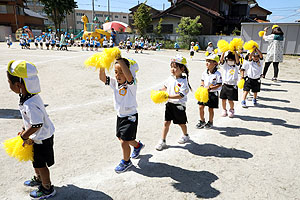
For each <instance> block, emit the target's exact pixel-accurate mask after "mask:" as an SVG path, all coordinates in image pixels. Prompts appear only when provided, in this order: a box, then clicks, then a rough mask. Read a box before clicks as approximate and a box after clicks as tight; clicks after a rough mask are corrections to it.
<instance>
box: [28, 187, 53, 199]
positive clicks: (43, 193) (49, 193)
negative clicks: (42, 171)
mask: <svg viewBox="0 0 300 200" xmlns="http://www.w3.org/2000/svg"><path fill="white" fill-rule="evenodd" d="M55 194H56V190H55V189H54V187H53V185H51V187H50V189H49V190H47V189H46V188H44V187H43V186H42V185H40V186H39V189H37V190H33V191H32V192H30V197H31V198H32V199H48V198H50V197H53V196H54V195H55Z"/></svg>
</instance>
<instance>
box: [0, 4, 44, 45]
mask: <svg viewBox="0 0 300 200" xmlns="http://www.w3.org/2000/svg"><path fill="white" fill-rule="evenodd" d="M23 26H29V27H30V28H31V29H38V30H43V29H44V17H43V16H41V15H39V14H38V13H35V12H33V11H31V10H28V9H26V8H25V6H24V1H23V0H14V1H12V0H1V1H0V27H1V28H0V33H1V34H0V36H1V37H2V36H3V35H6V34H12V33H15V32H16V30H17V29H18V28H22V27H23ZM1 40H2V39H1Z"/></svg>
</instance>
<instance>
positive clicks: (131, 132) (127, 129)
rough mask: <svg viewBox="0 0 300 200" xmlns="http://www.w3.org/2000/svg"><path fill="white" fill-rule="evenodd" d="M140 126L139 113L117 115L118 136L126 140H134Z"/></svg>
mask: <svg viewBox="0 0 300 200" xmlns="http://www.w3.org/2000/svg"><path fill="white" fill-rule="evenodd" d="M137 126H138V114H137V113H136V114H134V115H132V116H128V117H119V116H118V117H117V128H116V132H117V134H116V136H117V137H118V138H120V139H122V140H124V141H132V140H135V138H136V132H137Z"/></svg>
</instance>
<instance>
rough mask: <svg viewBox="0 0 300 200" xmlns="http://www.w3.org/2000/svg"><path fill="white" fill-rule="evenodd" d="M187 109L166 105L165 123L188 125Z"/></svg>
mask: <svg viewBox="0 0 300 200" xmlns="http://www.w3.org/2000/svg"><path fill="white" fill-rule="evenodd" d="M185 110H186V108H185V106H183V105H181V104H174V103H170V102H168V103H166V110H165V121H172V120H173V123H174V124H186V123H187V117H186V112H185Z"/></svg>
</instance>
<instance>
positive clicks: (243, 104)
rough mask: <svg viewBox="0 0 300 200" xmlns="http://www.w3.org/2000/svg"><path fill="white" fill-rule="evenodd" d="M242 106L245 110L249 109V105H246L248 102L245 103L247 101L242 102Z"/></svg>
mask: <svg viewBox="0 0 300 200" xmlns="http://www.w3.org/2000/svg"><path fill="white" fill-rule="evenodd" d="M241 104H242V107H243V108H247V105H246V101H245V100H243V101H242V102H241Z"/></svg>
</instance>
